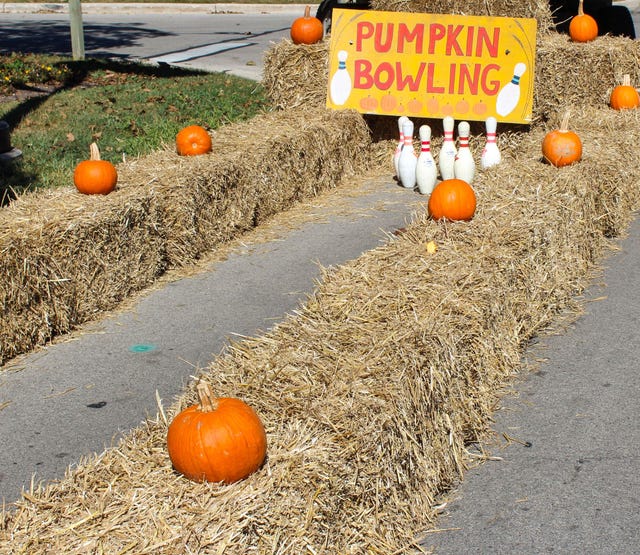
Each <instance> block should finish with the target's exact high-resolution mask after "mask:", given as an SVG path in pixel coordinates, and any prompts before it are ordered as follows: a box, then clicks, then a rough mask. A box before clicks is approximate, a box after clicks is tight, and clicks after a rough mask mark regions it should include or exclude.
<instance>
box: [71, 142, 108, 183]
mask: <svg viewBox="0 0 640 555" xmlns="http://www.w3.org/2000/svg"><path fill="white" fill-rule="evenodd" d="M89 151H90V153H91V156H90V159H89V160H83V161H82V162H80V163H79V164H78V165H77V166H76V169H75V170H74V172H73V183H74V184H75V186H76V188H77V189H78V191H80V192H81V193H84V194H86V195H106V194H109V193H110V192H111V191H113V190H114V189H115V188H116V184H117V183H118V172H116V168H115V166H114V165H113V164H112V163H111V162H109V161H107V160H100V150H98V145H97V144H96V143H91V146H90V147H89Z"/></svg>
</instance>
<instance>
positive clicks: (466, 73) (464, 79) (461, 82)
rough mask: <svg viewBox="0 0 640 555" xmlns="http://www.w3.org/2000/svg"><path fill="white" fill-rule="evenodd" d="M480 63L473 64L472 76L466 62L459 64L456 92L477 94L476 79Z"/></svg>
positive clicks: (477, 78) (478, 77)
mask: <svg viewBox="0 0 640 555" xmlns="http://www.w3.org/2000/svg"><path fill="white" fill-rule="evenodd" d="M480 68H481V66H480V64H474V65H473V76H472V75H471V71H470V70H469V66H468V65H467V64H462V65H461V66H460V77H459V79H458V94H466V93H467V92H469V93H471V94H474V95H475V94H478V81H479V79H480ZM467 87H468V88H467Z"/></svg>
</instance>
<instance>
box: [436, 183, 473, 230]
mask: <svg viewBox="0 0 640 555" xmlns="http://www.w3.org/2000/svg"><path fill="white" fill-rule="evenodd" d="M428 209H429V215H430V216H431V217H432V218H433V219H434V220H440V219H442V218H446V219H447V220H452V221H456V220H462V221H468V220H470V219H471V218H473V215H474V214H475V213H476V194H475V192H474V191H473V188H472V187H471V185H469V184H468V183H467V182H466V181H463V180H462V179H445V180H443V181H441V182H440V183H438V184H437V185H436V186H435V188H434V189H433V191H432V192H431V196H430V197H429V205H428Z"/></svg>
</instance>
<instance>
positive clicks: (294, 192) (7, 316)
mask: <svg viewBox="0 0 640 555" xmlns="http://www.w3.org/2000/svg"><path fill="white" fill-rule="evenodd" d="M213 135H214V136H213V152H212V153H211V154H208V155H203V156H197V157H180V156H178V155H177V154H176V153H175V151H174V148H173V146H171V147H169V146H167V147H166V148H165V149H164V150H161V151H159V152H156V153H154V154H151V155H149V156H147V157H141V158H139V159H137V160H134V161H132V162H130V163H127V164H122V165H120V166H119V167H118V171H119V174H120V178H119V186H118V189H117V190H116V191H114V192H113V193H111V194H109V195H107V196H105V197H103V196H100V197H96V196H90V195H89V196H87V195H81V194H80V193H78V192H76V191H75V189H74V188H71V187H65V188H61V189H58V190H55V191H48V192H45V193H36V194H28V195H25V196H23V197H21V198H20V199H19V200H17V201H15V202H13V203H12V204H11V205H10V206H8V207H6V208H2V209H1V210H0V273H1V274H2V276H3V280H2V282H1V283H0V301H1V303H2V309H3V312H2V320H1V321H0V364H2V363H4V362H6V361H7V360H9V359H10V358H12V357H15V356H16V355H18V354H22V353H25V352H28V351H29V350H30V349H32V348H33V347H35V346H38V345H43V344H44V343H46V342H47V341H49V340H50V339H51V338H53V337H55V336H57V335H60V334H63V333H66V332H69V331H70V330H72V329H74V328H76V327H77V326H78V325H80V324H82V323H83V322H86V321H87V320H88V319H90V318H94V317H96V316H97V315H98V314H100V313H101V312H103V311H105V310H109V309H112V308H114V306H115V305H116V304H117V303H118V302H120V301H122V300H123V299H125V298H127V297H128V296H130V295H131V294H132V293H134V292H136V291H139V290H140V289H142V288H143V287H145V286H148V285H149V284H151V283H153V281H154V280H155V279H157V277H158V276H159V275H160V274H162V273H163V272H164V271H165V270H167V269H168V268H175V267H181V266H184V265H187V264H191V263H193V262H194V261H195V260H197V259H198V258H199V257H200V256H201V255H202V254H203V253H205V252H208V251H209V250H211V249H212V248H213V247H215V246H216V245H218V244H220V243H221V242H223V241H228V240H229V239H231V238H233V237H236V236H237V235H238V234H240V233H242V232H243V231H246V230H248V229H251V228H253V227H255V226H256V225H258V224H259V223H261V222H263V221H264V220H265V219H266V218H268V217H269V216H271V215H273V214H275V213H277V212H280V211H282V210H285V209H287V208H289V207H290V206H292V204H293V203H295V202H297V201H298V200H300V199H304V198H309V197H311V196H313V195H315V194H317V193H318V192H320V191H323V190H326V189H329V188H332V187H335V186H337V185H338V184H339V183H340V181H341V180H342V179H343V178H344V177H346V176H350V175H353V174H354V173H357V172H361V171H362V170H363V168H365V167H366V166H367V156H368V148H367V147H368V145H369V143H370V138H369V134H368V129H367V128H366V125H365V124H364V122H363V120H362V118H361V117H360V116H359V115H358V114H357V113H355V112H350V111H345V112H329V111H327V110H326V109H321V110H315V109H314V110H309V109H305V108H301V109H299V110H297V111H289V112H287V113H286V114H285V113H283V112H278V113H270V114H265V115H263V116H261V117H257V118H254V119H253V120H251V122H246V123H240V124H234V125H229V126H226V127H224V128H223V129H221V130H219V131H218V132H216V133H214V134H213Z"/></svg>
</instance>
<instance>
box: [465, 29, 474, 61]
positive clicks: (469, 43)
mask: <svg viewBox="0 0 640 555" xmlns="http://www.w3.org/2000/svg"><path fill="white" fill-rule="evenodd" d="M475 30H476V28H475V27H473V26H471V25H470V26H469V27H468V29H467V48H466V50H465V54H466V55H467V56H471V54H472V53H473V37H474V36H475Z"/></svg>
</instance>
